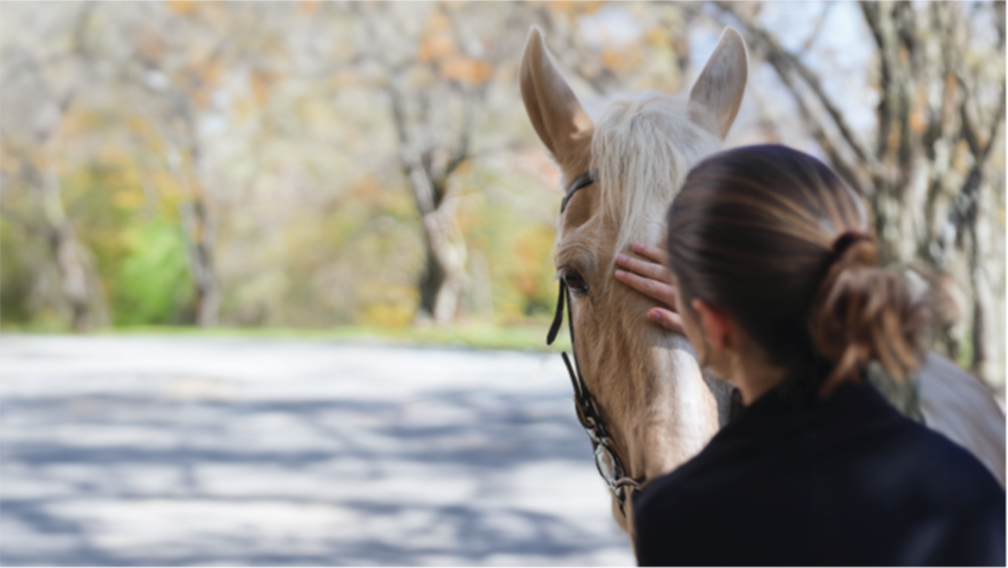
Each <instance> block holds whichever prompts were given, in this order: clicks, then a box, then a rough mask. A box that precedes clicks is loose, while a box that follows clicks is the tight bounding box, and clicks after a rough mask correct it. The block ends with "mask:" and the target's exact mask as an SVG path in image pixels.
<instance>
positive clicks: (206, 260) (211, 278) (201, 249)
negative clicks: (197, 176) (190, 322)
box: [179, 196, 220, 327]
mask: <svg viewBox="0 0 1008 568" xmlns="http://www.w3.org/2000/svg"><path fill="white" fill-rule="evenodd" d="M179 211H180V213H181V216H182V222H183V224H184V226H185V234H186V245H187V248H188V250H189V269H190V273H191V274H192V278H193V286H194V288H195V292H196V297H195V308H196V309H195V311H196V325H198V326H200V327H213V326H215V325H217V314H218V312H219V310H220V286H219V285H218V282H217V272H216V266H215V262H214V251H213V248H214V236H215V227H214V225H213V220H212V218H211V216H210V215H209V213H208V211H207V204H206V200H205V199H203V197H202V196H200V197H197V198H195V199H193V200H192V201H187V202H183V203H182V204H181V205H180V206H179Z"/></svg>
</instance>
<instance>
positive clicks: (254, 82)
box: [250, 69, 276, 105]
mask: <svg viewBox="0 0 1008 568" xmlns="http://www.w3.org/2000/svg"><path fill="white" fill-rule="evenodd" d="M275 82H276V76H275V75H274V74H273V73H268V72H266V71H262V70H259V69H256V70H254V71H252V77H251V80H250V83H251V87H252V96H253V97H254V98H255V102H256V103H257V104H260V105H262V104H265V103H266V99H267V98H269V90H270V87H272V86H273V83H275Z"/></svg>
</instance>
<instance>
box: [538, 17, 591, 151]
mask: <svg viewBox="0 0 1008 568" xmlns="http://www.w3.org/2000/svg"><path fill="white" fill-rule="evenodd" d="M520 74H521V92H522V100H523V101H525V111H526V112H527V113H528V116H529V120H531V121H532V126H533V127H534V128H535V131H536V133H537V134H538V135H539V139H540V140H542V141H543V144H545V145H546V147H547V148H548V149H549V151H550V153H552V154H553V158H555V159H556V160H557V162H560V163H561V164H563V162H565V161H566V160H567V159H568V158H570V157H572V155H573V154H574V153H576V152H578V151H580V150H581V148H583V143H584V140H585V138H586V137H587V138H590V137H591V134H592V132H593V131H594V129H595V125H594V124H593V123H592V119H591V117H589V116H588V113H586V112H585V111H584V109H583V108H582V107H581V103H580V102H578V100H577V97H576V96H574V92H573V91H571V88H570V87H569V86H568V85H567V82H566V81H564V78H563V77H561V76H560V72H559V71H557V69H556V67H554V66H553V62H552V61H551V60H550V56H549V53H547V51H546V44H545V43H544V42H543V39H542V36H541V35H540V34H539V30H538V29H536V28H532V32H531V33H530V34H529V38H528V42H526V44H525V54H524V55H523V56H522V62H521V72H520Z"/></svg>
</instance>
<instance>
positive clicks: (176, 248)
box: [112, 220, 192, 325]
mask: <svg viewBox="0 0 1008 568" xmlns="http://www.w3.org/2000/svg"><path fill="white" fill-rule="evenodd" d="M123 237H124V240H125V242H126V246H127V248H128V251H129V252H128V254H127V255H126V257H125V258H123V260H122V262H121V264H120V265H119V270H118V274H117V276H116V283H117V286H116V293H115V295H114V296H113V298H112V307H113V313H114V321H115V323H116V324H117V325H137V324H165V323H173V322H176V321H178V319H179V315H180V313H181V311H182V310H183V309H184V307H185V306H186V305H187V304H188V302H189V298H190V295H191V290H192V284H191V279H190V276H189V267H188V259H187V256H186V255H187V252H186V244H185V241H184V239H183V236H182V233H181V229H180V228H179V227H178V225H176V224H173V223H169V222H167V221H163V220H162V221H156V222H153V223H150V224H145V225H140V226H136V227H132V228H130V229H129V230H127V231H126V232H125V234H124V235H123Z"/></svg>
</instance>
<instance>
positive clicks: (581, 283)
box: [564, 270, 588, 293]
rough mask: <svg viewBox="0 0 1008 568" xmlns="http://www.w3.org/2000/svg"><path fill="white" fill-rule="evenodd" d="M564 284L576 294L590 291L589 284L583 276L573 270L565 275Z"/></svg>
mask: <svg viewBox="0 0 1008 568" xmlns="http://www.w3.org/2000/svg"><path fill="white" fill-rule="evenodd" d="M564 282H565V283H566V284H567V287H568V288H570V289H571V290H572V291H574V292H581V293H584V292H587V291H588V282H587V281H586V280H585V279H584V277H583V276H581V275H580V274H578V273H577V272H574V271H573V270H571V271H568V272H567V273H566V274H564Z"/></svg>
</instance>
